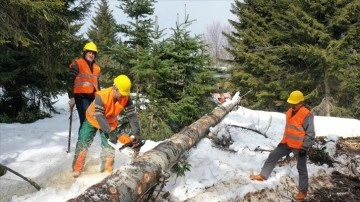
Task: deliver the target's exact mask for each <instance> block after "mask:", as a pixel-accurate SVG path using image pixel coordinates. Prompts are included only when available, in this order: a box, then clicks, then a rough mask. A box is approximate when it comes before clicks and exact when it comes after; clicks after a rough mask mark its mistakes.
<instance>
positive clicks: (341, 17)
mask: <svg viewBox="0 0 360 202" xmlns="http://www.w3.org/2000/svg"><path fill="white" fill-rule="evenodd" d="M232 12H233V13H234V14H235V15H237V17H238V18H239V22H236V21H231V20H230V22H231V24H232V25H233V27H234V28H235V29H236V31H235V32H233V33H232V34H227V37H228V39H229V40H230V44H231V46H232V47H231V48H229V49H228V50H229V51H230V52H231V53H232V55H233V56H234V57H235V62H236V64H237V68H236V70H235V71H234V72H233V76H234V77H233V83H234V85H236V86H238V87H239V88H240V89H241V90H245V91H246V90H247V89H249V88H251V89H253V92H255V93H254V94H253V95H249V96H247V97H246V101H247V104H248V105H249V106H250V107H253V108H258V109H259V108H261V109H266V110H276V111H285V110H286V108H287V105H286V104H285V101H286V98H287V96H288V95H289V93H290V92H291V91H293V90H296V89H300V90H302V91H303V92H304V93H305V95H306V99H307V103H308V104H310V105H311V106H316V105H318V104H319V103H320V102H321V100H323V99H324V100H325V101H326V102H325V105H324V106H322V107H323V108H324V110H323V113H324V115H325V114H327V115H329V114H330V112H332V113H333V114H334V115H336V114H339V113H337V112H336V109H341V108H342V106H341V105H343V104H342V103H339V101H340V100H341V99H343V98H345V97H347V96H348V95H347V96H345V94H343V95H342V96H344V97H343V98H341V97H339V93H340V92H341V91H339V88H338V86H339V85H341V84H344V82H345V83H347V82H346V81H345V80H346V79H345V77H344V76H342V75H341V74H340V72H341V71H348V70H347V69H354V67H356V66H357V67H358V65H359V60H358V57H357V56H356V54H351V52H350V50H351V49H353V48H351V46H352V45H351V44H352V43H353V42H354V41H355V38H356V37H355V36H356V33H357V34H358V31H356V30H358V28H357V27H359V20H358V19H360V18H359V1H335V0H334V1H320V2H319V1H312V0H310V1H301V0H295V1H291V0H278V1H265V0H257V1H254V0H248V1H244V2H243V3H242V2H240V1H237V2H235V4H234V5H233V8H232ZM344 22H345V23H344ZM349 48H351V49H349ZM349 53H350V54H349ZM349 64H350V65H349ZM356 69H357V70H356ZM358 71H359V70H358V68H355V69H354V72H355V75H358V73H357V72H358ZM352 81H356V80H352ZM342 90H344V89H342ZM357 92H358V91H357ZM332 100H333V101H332ZM331 104H333V105H331ZM334 104H336V105H338V107H334V108H333V109H331V106H334ZM345 105H346V104H345ZM344 107H345V108H346V107H350V106H344ZM331 110H332V111H331ZM343 112H344V111H343ZM343 115H345V114H343ZM348 115H350V114H348Z"/></svg>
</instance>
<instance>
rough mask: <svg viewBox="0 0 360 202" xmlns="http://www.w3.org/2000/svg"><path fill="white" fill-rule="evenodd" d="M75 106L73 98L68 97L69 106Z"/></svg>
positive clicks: (71, 107)
mask: <svg viewBox="0 0 360 202" xmlns="http://www.w3.org/2000/svg"><path fill="white" fill-rule="evenodd" d="M74 106H75V98H70V100H69V107H70V109H73V108H74Z"/></svg>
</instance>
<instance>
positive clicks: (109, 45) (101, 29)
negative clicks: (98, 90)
mask: <svg viewBox="0 0 360 202" xmlns="http://www.w3.org/2000/svg"><path fill="white" fill-rule="evenodd" d="M91 21H92V23H93V24H92V25H91V26H90V27H89V29H88V31H87V35H88V37H89V40H90V41H93V42H94V43H95V44H96V45H97V47H98V50H99V53H98V55H97V56H96V62H97V63H98V64H99V65H100V66H101V68H102V73H101V76H100V84H101V85H102V87H108V86H109V85H111V84H112V83H113V79H114V78H115V77H116V76H118V75H119V74H121V73H123V72H124V71H123V69H122V65H121V64H120V63H119V62H117V61H116V60H115V59H113V56H114V51H113V49H114V48H115V47H116V46H118V45H120V43H121V42H120V39H119V37H118V36H117V33H118V31H117V23H116V20H115V19H114V16H113V14H112V10H110V8H109V2H108V0H101V1H100V2H98V4H97V7H96V8H95V16H94V17H93V18H92V20H91Z"/></svg>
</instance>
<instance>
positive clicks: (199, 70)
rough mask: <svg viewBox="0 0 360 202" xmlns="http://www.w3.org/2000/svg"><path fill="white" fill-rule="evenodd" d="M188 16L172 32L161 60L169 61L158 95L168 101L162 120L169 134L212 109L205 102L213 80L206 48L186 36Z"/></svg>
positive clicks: (188, 35) (195, 37)
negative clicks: (169, 130)
mask: <svg viewBox="0 0 360 202" xmlns="http://www.w3.org/2000/svg"><path fill="white" fill-rule="evenodd" d="M191 23H192V21H189V20H188V16H187V18H186V20H185V22H184V23H180V24H178V23H177V25H176V28H174V29H172V31H173V34H172V35H171V37H170V38H168V39H167V41H166V44H165V46H164V48H163V49H164V52H163V54H162V56H161V59H162V60H170V61H171V62H172V66H169V67H168V70H167V71H169V72H171V73H170V74H169V75H167V77H166V80H164V82H163V83H162V84H163V85H162V88H160V91H161V92H164V95H165V97H166V98H167V99H168V100H169V101H170V103H169V104H168V105H167V109H166V116H167V118H168V119H167V120H168V124H169V125H170V126H171V128H172V130H173V131H178V130H180V129H182V128H183V127H185V126H186V125H189V124H191V123H192V122H193V121H194V120H196V119H198V118H200V117H201V116H203V115H204V113H207V112H209V111H210V110H212V109H213V107H214V103H212V102H211V101H210V100H209V99H208V98H209V95H210V93H211V92H213V90H214V84H215V83H216V79H215V78H214V71H212V69H211V66H212V63H211V59H210V56H209V55H208V53H207V50H206V48H207V46H206V45H205V42H204V41H203V40H202V39H201V37H200V36H198V35H196V36H194V37H192V36H190V31H189V28H188V27H189V26H190V25H191Z"/></svg>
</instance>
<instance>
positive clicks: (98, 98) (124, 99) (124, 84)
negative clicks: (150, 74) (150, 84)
mask: <svg viewBox="0 0 360 202" xmlns="http://www.w3.org/2000/svg"><path fill="white" fill-rule="evenodd" d="M130 88H131V81H130V79H129V78H128V77H127V76H125V75H119V76H118V77H116V78H115V79H114V85H113V86H112V87H109V88H106V89H103V90H101V91H99V92H96V93H95V100H94V101H93V102H92V103H91V104H90V106H89V107H88V109H87V110H86V119H85V121H84V122H83V124H82V127H81V129H80V132H79V137H78V141H77V144H76V149H75V157H74V161H73V165H72V167H73V176H74V177H78V176H79V175H80V174H81V172H82V171H83V168H84V163H85V158H86V154H87V151H88V149H89V147H90V145H91V143H92V142H93V140H94V137H95V134H96V132H97V131H98V130H100V137H101V154H100V158H101V169H100V170H101V172H109V173H111V172H112V171H113V165H114V157H115V149H114V148H113V147H111V146H110V145H109V143H108V139H109V140H110V141H111V142H112V143H116V142H117V135H118V134H116V133H117V130H116V127H117V125H118V116H119V114H120V113H121V112H122V111H123V110H124V112H125V114H126V116H127V118H128V119H129V122H130V126H131V133H132V135H133V136H134V140H133V141H134V142H135V144H136V143H140V142H141V141H142V137H141V135H140V125H139V121H138V117H137V114H136V111H135V106H134V105H133V102H132V100H131V98H130Z"/></svg>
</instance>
